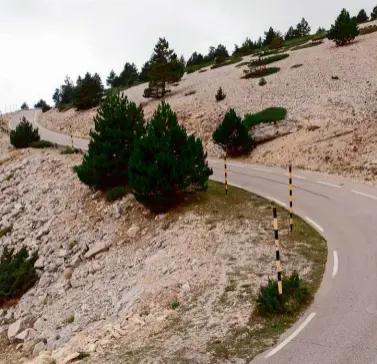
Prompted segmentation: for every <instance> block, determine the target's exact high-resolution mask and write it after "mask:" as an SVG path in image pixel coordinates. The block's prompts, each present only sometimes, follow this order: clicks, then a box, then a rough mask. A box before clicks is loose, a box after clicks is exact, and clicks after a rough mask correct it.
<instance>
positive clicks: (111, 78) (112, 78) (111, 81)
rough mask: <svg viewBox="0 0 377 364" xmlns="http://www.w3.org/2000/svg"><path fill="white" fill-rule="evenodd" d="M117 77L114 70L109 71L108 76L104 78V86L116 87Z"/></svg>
mask: <svg viewBox="0 0 377 364" xmlns="http://www.w3.org/2000/svg"><path fill="white" fill-rule="evenodd" d="M117 78H118V76H117V75H116V73H115V72H114V70H111V71H110V74H109V75H108V76H107V78H106V85H107V86H109V87H116V83H117Z"/></svg>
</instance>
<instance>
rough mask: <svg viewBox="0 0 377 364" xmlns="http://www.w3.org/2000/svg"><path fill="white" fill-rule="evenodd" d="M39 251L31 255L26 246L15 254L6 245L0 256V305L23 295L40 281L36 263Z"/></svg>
mask: <svg viewBox="0 0 377 364" xmlns="http://www.w3.org/2000/svg"><path fill="white" fill-rule="evenodd" d="M37 259H38V255H37V253H34V254H33V255H31V256H29V253H28V251H27V249H26V247H23V248H22V249H21V250H20V251H19V252H17V253H15V254H14V250H8V248H7V247H6V246H5V247H4V249H3V252H2V255H1V258H0V306H2V305H5V304H6V303H7V302H10V301H13V300H17V299H19V298H21V297H22V295H23V294H24V293H26V292H27V291H28V290H29V289H30V288H31V287H33V286H34V284H35V283H36V282H37V281H38V275H37V272H36V270H35V268H34V264H35V262H36V261H37Z"/></svg>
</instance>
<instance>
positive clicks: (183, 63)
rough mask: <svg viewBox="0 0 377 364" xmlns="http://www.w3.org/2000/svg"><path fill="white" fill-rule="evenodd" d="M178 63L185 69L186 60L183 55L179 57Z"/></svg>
mask: <svg viewBox="0 0 377 364" xmlns="http://www.w3.org/2000/svg"><path fill="white" fill-rule="evenodd" d="M179 63H180V64H181V65H182V66H183V68H185V67H186V60H185V57H184V56H183V54H181V56H180V57H179Z"/></svg>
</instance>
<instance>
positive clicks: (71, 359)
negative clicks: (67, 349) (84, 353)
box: [62, 352, 80, 364]
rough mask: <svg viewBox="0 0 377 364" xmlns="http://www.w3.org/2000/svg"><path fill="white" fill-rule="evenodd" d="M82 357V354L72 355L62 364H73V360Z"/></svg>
mask: <svg viewBox="0 0 377 364" xmlns="http://www.w3.org/2000/svg"><path fill="white" fill-rule="evenodd" d="M79 356H80V353H77V352H76V353H72V354H70V355H68V356H67V357H66V358H65V359H64V360H63V362H62V364H68V363H70V362H72V361H73V360H75V359H77V358H78V357H79Z"/></svg>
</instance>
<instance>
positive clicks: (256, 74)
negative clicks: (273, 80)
mask: <svg viewBox="0 0 377 364" xmlns="http://www.w3.org/2000/svg"><path fill="white" fill-rule="evenodd" d="M279 71H280V68H278V67H268V68H266V67H264V68H260V69H256V70H254V71H251V72H247V73H246V74H245V75H244V76H242V77H241V78H244V79H247V78H260V77H265V76H269V75H272V74H273V73H276V72H279Z"/></svg>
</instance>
